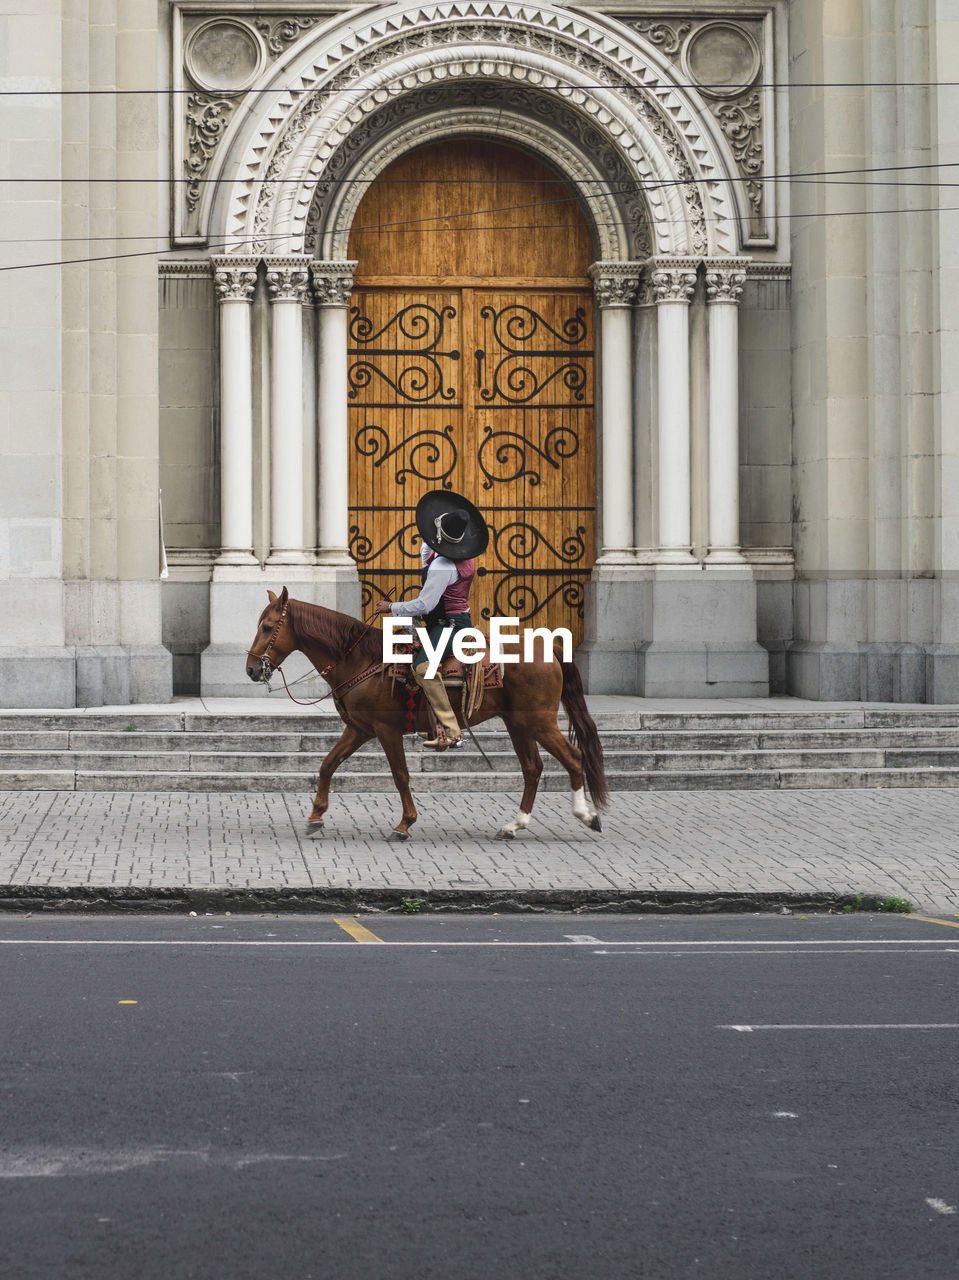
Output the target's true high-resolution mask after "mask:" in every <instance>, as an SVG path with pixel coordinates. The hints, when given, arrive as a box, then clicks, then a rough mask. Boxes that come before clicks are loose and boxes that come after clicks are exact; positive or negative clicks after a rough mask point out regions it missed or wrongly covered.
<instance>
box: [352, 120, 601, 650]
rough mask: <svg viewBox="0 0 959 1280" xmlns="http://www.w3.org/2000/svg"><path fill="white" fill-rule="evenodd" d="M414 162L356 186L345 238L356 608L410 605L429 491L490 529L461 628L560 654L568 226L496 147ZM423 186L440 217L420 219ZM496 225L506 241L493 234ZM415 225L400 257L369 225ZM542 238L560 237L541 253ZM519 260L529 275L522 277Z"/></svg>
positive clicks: (572, 227) (568, 424) (582, 247)
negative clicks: (520, 635)
mask: <svg viewBox="0 0 959 1280" xmlns="http://www.w3.org/2000/svg"><path fill="white" fill-rule="evenodd" d="M422 151H423V152H428V153H431V154H430V155H429V156H428V157H426V158H425V159H426V161H427V165H426V170H425V172H422V177H421V180H420V181H419V182H417V181H416V179H415V177H414V178H410V176H409V171H410V168H411V167H412V169H413V171H414V174H415V173H416V172H417V171H421V169H420V166H422V164H423V162H424V157H423V155H422V153H413V157H406V158H404V161H400V162H398V164H397V165H394V166H391V170H392V171H393V173H392V177H391V170H387V172H386V175H385V182H384V180H383V179H381V180H380V183H377V184H374V187H373V188H371V192H370V194H369V195H368V196H367V198H366V200H365V201H364V203H363V204H362V205H361V206H360V210H359V213H358V215H357V218H356V222H355V226H356V227H357V230H356V232H355V236H356V240H357V243H356V245H355V247H354V248H353V250H352V251H353V254H354V256H356V257H357V258H358V270H357V276H356V287H355V288H354V292H353V296H352V302H351V309H350V316H349V343H348V351H349V357H348V395H349V419H350V445H351V450H350V478H349V483H350V495H349V499H350V552H351V554H352V556H353V557H354V559H355V560H356V563H357V567H358V571H359V577H360V581H361V583H362V586H363V603H364V608H368V606H370V605H371V604H372V603H374V602H375V600H377V599H378V598H379V596H380V593H381V592H384V593H386V592H389V591H391V590H392V591H393V597H392V598H393V599H404V598H405V599H410V598H412V597H413V596H415V595H416V594H418V592H419V588H420V584H421V574H420V558H419V541H418V534H417V531H416V524H415V519H414V513H415V510H416V504H417V502H418V500H419V498H420V497H421V496H422V495H423V494H424V493H426V492H428V491H429V490H431V489H442V488H446V489H451V490H455V491H456V492H458V493H462V494H464V495H465V496H466V497H468V498H469V499H470V500H471V501H472V502H475V503H476V505H477V506H478V507H479V508H480V509H481V510H482V512H483V514H484V516H485V517H486V520H487V523H488V524H489V526H490V531H491V537H490V545H489V548H488V550H487V552H486V553H485V555H484V556H483V557H481V558H480V560H479V561H478V562H477V578H476V580H475V582H474V586H473V592H472V598H471V608H472V612H473V618H474V622H476V623H478V624H479V625H482V623H483V620H484V619H486V618H489V617H490V616H491V615H497V616H505V617H518V618H519V619H520V620H521V621H522V622H523V623H524V624H526V625H534V626H543V625H547V626H550V627H558V626H565V627H568V628H569V629H570V630H571V631H572V633H573V637H574V643H578V642H579V640H580V639H581V637H582V616H583V598H584V588H585V582H586V580H587V579H588V577H589V571H590V569H591V567H592V563H593V558H594V544H595V468H596V461H595V452H594V395H593V385H594V380H593V363H594V358H593V357H594V341H593V308H592V292H591V289H590V288H589V285H588V280H587V279H586V278H585V265H586V264H585V263H582V262H581V259H583V258H584V257H585V258H586V259H587V261H588V259H589V256H590V247H589V240H588V236H586V238H585V244H584V242H583V236H584V233H585V227H583V226H582V225H581V220H582V215H581V214H580V213H579V210H578V207H576V206H575V203H573V202H570V200H569V197H568V193H565V188H564V187H563V186H562V184H561V183H559V180H558V179H557V178H556V177H555V175H553V174H552V173H551V172H550V171H549V170H546V169H545V167H543V166H537V165H536V162H534V161H531V160H530V158H529V157H525V156H519V155H518V153H516V152H512V151H509V150H508V149H507V148H503V147H498V146H494V145H492V144H486V143H478V142H477V143H474V144H471V145H469V146H464V144H462V143H459V144H439V147H430V148H423V149H422ZM437 151H439V153H440V154H439V155H438V156H437V154H436V153H437ZM398 166H400V173H399V176H396V170H397V168H398ZM437 169H438V170H439V173H441V174H443V175H445V176H444V177H443V178H438V177H437V176H436V175H437ZM504 171H505V177H504ZM531 171H532V177H531ZM456 174H459V175H460V178H459V180H458V181H457V180H456V179H455V176H453V175H456ZM514 174H516V175H520V176H517V177H515V178H513V177H511V175H514ZM441 183H442V186H440V184H441ZM381 184H382V185H381ZM377 187H380V190H379V192H377ZM437 187H439V188H440V190H439V194H438V196H436V195H434V200H433V206H434V209H435V207H436V205H439V206H440V208H439V209H438V210H436V211H435V216H434V217H429V214H430V213H431V204H430V195H431V189H435V188H437ZM491 187H494V188H497V189H496V190H490V188H491ZM507 188H508V189H507ZM564 193H565V198H564ZM371 196H374V197H375V198H373V199H371ZM531 197H532V199H531ZM537 197H538V199H537ZM444 202H445V203H444ZM494 206H495V208H494ZM556 206H559V207H560V209H561V212H560V213H559V214H557V212H556ZM530 207H532V208H533V209H534V210H535V211H536V212H535V213H533V214H530V212H529V209H530ZM504 211H505V212H506V214H507V218H508V222H509V225H507V226H506V227H505V229H499V230H497V229H496V227H497V226H498V225H499V223H500V220H501V219H502V218H503V216H504ZM414 213H415V215H416V217H415V219H414V218H413V216H412V215H413V214H414ZM464 213H465V214H466V215H467V217H466V219H464V218H463V217H462V216H461V215H462V214H464ZM424 214H425V215H427V216H426V217H425V218H424ZM397 215H399V216H397ZM491 215H492V217H493V222H494V223H495V224H496V226H494V225H492V224H491V222H490V219H491ZM531 217H532V218H533V219H534V223H533V227H532V232H531V228H530V226H528V225H527V223H528V222H529V219H530V218H531ZM557 217H559V218H560V219H561V221H560V224H559V226H558V227H553V226H552V225H551V224H552V223H553V222H555V221H556V219H557ZM371 219H372V220H374V221H373V222H372V223H371ZM465 220H469V222H470V223H471V224H472V225H470V226H466V225H463V222H464V221H465ZM424 221H425V222H426V223H427V226H426V228H425V229H420V230H415V229H414V230H411V231H406V230H403V231H401V232H400V233H399V235H400V237H405V243H397V242H396V240H391V239H390V238H388V235H387V232H386V228H387V227H397V226H399V227H402V228H405V227H407V226H409V225H410V224H412V225H413V226H414V227H416V228H419V227H421V225H422V222H424ZM433 224H436V225H435V226H434V225H433ZM547 224H548V225H547ZM370 230H373V231H379V232H380V235H378V236H376V237H375V238H374V237H373V236H371V235H370ZM551 231H559V232H560V233H561V234H559V235H556V236H554V237H553V243H549V244H547V243H544V239H545V237H547V236H548V235H549V233H550V232H551ZM535 233H539V234H535ZM384 241H385V243H384ZM571 254H574V256H573V257H572V260H571ZM537 258H538V259H539V260H540V266H541V267H545V270H539V271H536V270H531V268H535V267H536V265H537ZM411 266H412V267H413V269H414V270H413V271H410V267H411ZM519 266H522V267H525V268H526V270H525V272H524V273H523V274H520V272H519V271H518V270H517V267H519ZM578 266H581V268H582V272H583V274H582V275H577V274H575V272H576V268H577V267H578ZM464 267H465V268H466V269H465V270H464ZM389 268H393V269H392V270H390V269H389ZM424 268H426V269H424ZM477 268H482V269H485V271H486V273H487V274H485V275H483V274H480V273H479V271H478V270H477ZM491 268H492V270H491ZM510 272H511V274H510ZM561 272H562V274H561Z"/></svg>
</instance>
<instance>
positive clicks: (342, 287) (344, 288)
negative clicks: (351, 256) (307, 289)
mask: <svg viewBox="0 0 959 1280" xmlns="http://www.w3.org/2000/svg"><path fill="white" fill-rule="evenodd" d="M355 270H356V263H355V262H314V263H311V265H310V274H311V276H312V277H313V295H314V297H315V298H316V301H317V302H318V303H319V305H320V306H321V307H345V306H347V305H348V303H349V301H350V294H351V293H352V292H353V272H354V271H355Z"/></svg>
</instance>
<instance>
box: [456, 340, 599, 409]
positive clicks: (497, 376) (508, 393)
mask: <svg viewBox="0 0 959 1280" xmlns="http://www.w3.org/2000/svg"><path fill="white" fill-rule="evenodd" d="M536 354H537V355H538V354H539V352H537V353H536ZM515 359H516V357H515V356H506V357H505V358H504V359H502V360H501V361H500V362H499V364H498V365H497V366H496V368H495V370H494V371H493V385H492V386H491V387H482V388H481V389H480V398H481V399H483V400H487V401H490V400H496V399H500V400H505V401H506V402H507V403H508V404H528V403H529V402H530V400H533V399H534V398H535V397H536V396H538V395H539V394H540V393H541V392H543V391H545V390H546V388H547V387H548V386H549V385H550V383H551V382H555V381H556V379H557V378H559V379H561V380H562V383H563V386H564V387H565V388H566V389H567V391H571V392H572V393H573V399H574V400H585V399H586V369H585V367H584V366H583V365H581V364H572V363H570V364H564V365H561V366H560V368H559V369H554V370H553V371H552V373H550V375H549V376H548V377H546V378H540V377H537V375H536V372H535V370H533V369H531V368H530V367H529V365H526V364H513V363H511V362H512V361H513V360H515Z"/></svg>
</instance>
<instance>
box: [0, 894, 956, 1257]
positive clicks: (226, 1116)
mask: <svg viewBox="0 0 959 1280" xmlns="http://www.w3.org/2000/svg"><path fill="white" fill-rule="evenodd" d="M956 925H959V920H956V921H953V923H952V927H950V925H949V924H936V923H927V922H923V921H920V920H916V919H904V918H899V917H881V916H879V917H877V916H852V917H810V918H808V919H802V918H799V917H796V916H791V917H784V918H779V917H721V918H703V917H686V918H672V919H664V918H648V917H647V918H644V919H635V918H629V917H619V916H610V917H596V916H550V917H540V918H515V917H500V918H491V917H474V918H458V917H449V916H447V917H421V916H413V917H408V918H405V917H397V916H389V917H375V916H374V917H370V916H366V917H363V918H362V919H360V920H356V919H355V918H353V917H347V918H346V919H345V920H343V922H342V924H338V923H336V921H335V920H333V919H332V918H329V917H326V918H314V917H310V918H302V917H301V918H296V917H284V918H276V917H259V918H257V917H254V918H239V917H231V918H224V917H216V918H214V917H198V918H195V919H184V918H178V919H170V918H152V917H147V918H143V917H137V918H126V919H121V918H116V917H107V918H104V917H100V918H83V919H81V918H73V917H47V916H43V915H34V916H32V917H31V918H29V919H27V918H22V917H20V916H4V917H0V982H2V986H0V990H2V993H3V1004H2V1008H3V1016H2V1023H0V1026H2V1039H0V1275H2V1276H4V1277H10V1278H11V1280H14V1278H15V1280H32V1278H34V1277H56V1278H57V1280H60V1277H68V1278H71V1280H72V1278H73V1277H96V1280H114V1278H116V1280H128V1278H135V1280H140V1278H143V1280H152V1278H153V1277H158V1278H159V1277H162V1280H179V1278H180V1277H204V1278H206V1277H217V1278H220V1277H223V1278H224V1280H246V1277H257V1278H258V1280H260V1278H268V1280H273V1278H282V1280H300V1278H305V1277H317V1280H319V1278H320V1277H323V1278H324V1280H346V1278H348V1280H354V1278H355V1280H367V1278H368V1277H375V1278H376V1280H407V1278H409V1280H414V1278H415V1280H426V1278H433V1277H437V1278H442V1280H487V1278H492V1277H497V1278H503V1277H505V1278H507V1280H512V1278H513V1277H517V1278H519V1277H524V1278H525V1277H532V1278H535V1280H540V1278H542V1280H553V1278H554V1277H555V1278H557V1280H559V1278H562V1280H566V1278H567V1277H569V1278H573V1277H576V1278H577V1280H593V1278H596V1280H599V1278H600V1277H602V1280H618V1278H620V1277H656V1278H660V1277H662V1278H663V1280H683V1278H685V1277H698V1276H703V1277H710V1280H717V1278H722V1280H725V1278H726V1277H728V1278H729V1280H734V1278H735V1280H751V1278H752V1277H761V1278H764V1280H765V1278H767V1277H768V1278H772V1277H776V1278H777V1280H778V1278H780V1277H783V1278H786V1280H788V1278H790V1277H803V1278H804V1280H805V1278H806V1277H810V1278H812V1277H815V1278H816V1280H820V1278H822V1277H826V1278H829V1280H831V1278H833V1277H835V1278H837V1280H858V1278H859V1277H862V1280H876V1278H877V1277H883V1276H890V1277H903V1278H906V1277H908V1278H909V1280H939V1278H940V1277H942V1278H943V1280H945V1278H947V1277H949V1278H952V1277H955V1276H956V1275H957V1274H959V1213H957V1209H959V1163H957V1160H956V1154H955V1146H956V1133H957V1127H959V1126H957V1122H959V1065H957V1063H959V1052H957V1051H959V999H957V994H956V991H957V981H956V980H957V962H959V928H957V927H955V926H956ZM349 931H352V932H349ZM353 934H356V935H357V936H353ZM376 939H381V940H382V941H376ZM134 1002H135V1003H134Z"/></svg>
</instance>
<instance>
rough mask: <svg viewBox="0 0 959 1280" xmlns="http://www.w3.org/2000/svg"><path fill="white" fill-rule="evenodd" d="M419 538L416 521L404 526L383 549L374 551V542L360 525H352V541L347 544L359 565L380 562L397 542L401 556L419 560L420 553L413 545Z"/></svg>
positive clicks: (379, 548) (385, 543) (384, 544)
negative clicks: (381, 557)
mask: <svg viewBox="0 0 959 1280" xmlns="http://www.w3.org/2000/svg"><path fill="white" fill-rule="evenodd" d="M418 537H419V532H418V530H417V528H416V521H415V520H414V521H412V522H411V523H410V524H404V525H403V527H402V528H401V529H397V531H396V532H395V533H394V534H393V536H392V537H391V538H389V539H388V540H387V541H386V542H384V543H383V545H382V546H381V547H377V548H376V550H375V551H374V549H373V542H372V539H370V538H369V537H368V536H367V534H365V533H363V532H362V531H361V529H360V526H359V525H358V524H351V525H350V540H349V542H348V543H347V549H348V550H349V553H350V555H351V556H352V557H353V559H354V560H355V561H356V563H357V564H369V563H370V562H371V561H372V560H378V559H379V558H380V556H381V555H382V554H383V553H384V551H386V550H387V549H388V548H389V547H391V546H392V545H393V543H394V542H395V543H396V544H397V546H398V548H399V551H400V555H402V556H409V557H416V558H417V559H418V557H419V552H418V551H417V549H416V547H415V546H414V545H413V539H414V538H418Z"/></svg>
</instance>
